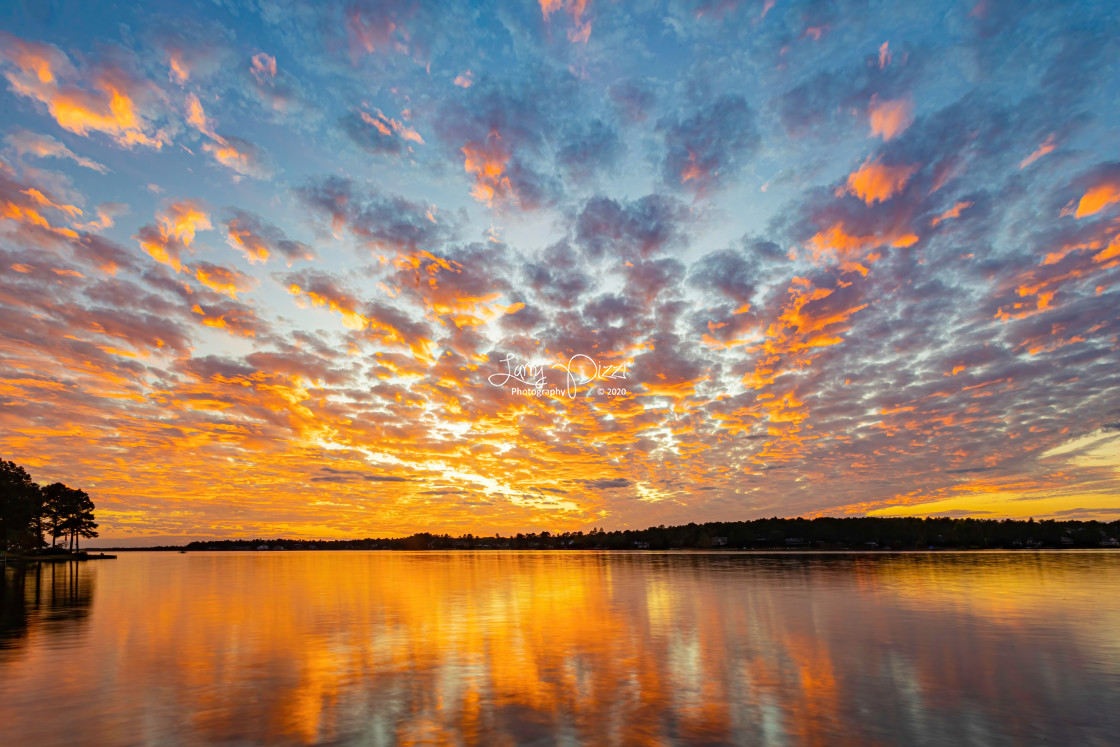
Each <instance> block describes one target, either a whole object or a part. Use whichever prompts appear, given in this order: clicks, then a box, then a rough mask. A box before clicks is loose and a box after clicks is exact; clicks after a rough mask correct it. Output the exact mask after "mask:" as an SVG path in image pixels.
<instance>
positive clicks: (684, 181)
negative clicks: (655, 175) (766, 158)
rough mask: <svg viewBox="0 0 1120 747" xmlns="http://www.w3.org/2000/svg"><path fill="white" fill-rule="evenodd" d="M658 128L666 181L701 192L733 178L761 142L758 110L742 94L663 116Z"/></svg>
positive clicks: (662, 165)
mask: <svg viewBox="0 0 1120 747" xmlns="http://www.w3.org/2000/svg"><path fill="white" fill-rule="evenodd" d="M658 129H659V130H661V132H662V133H663V136H664V138H665V157H664V160H663V161H662V164H661V173H662V177H663V179H664V180H665V184H666V185H668V186H672V187H678V186H679V187H681V188H683V189H687V190H690V191H693V192H698V193H699V192H704V191H705V190H707V189H708V188H709V187H715V186H718V185H719V184H720V183H721V181H726V180H728V179H731V178H733V177H734V176H735V175H736V174H737V173H738V171H739V169H740V168H742V166H743V164H744V162H745V161H746V159H747V158H748V157H749V156H750V155H751V154H752V153H753V152H754V151H755V149H756V148H757V147H758V144H759V134H758V130H757V126H756V124H755V114H754V112H753V111H752V110H751V109H750V107H749V106H747V102H746V100H745V99H743V98H742V97H741V96H732V95H725V96H721V97H719V98H717V99H716V100H714V101H712V102H711V103H709V104H707V105H705V106H702V107H700V108H699V109H698V110H697V111H695V112H694V113H693V114H692V115H691V116H689V117H687V118H685V119H676V118H667V119H664V120H662V121H661V122H660V123H659V124H658Z"/></svg>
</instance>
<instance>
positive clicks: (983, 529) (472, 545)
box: [98, 517, 1120, 552]
mask: <svg viewBox="0 0 1120 747" xmlns="http://www.w3.org/2000/svg"><path fill="white" fill-rule="evenodd" d="M1118 537H1120V521H1114V522H1100V521H1075V520H1066V521H1057V520H1053V519H1046V520H1042V521H1035V520H1034V519H1028V520H1021V519H1003V520H996V519H973V518H963V519H956V518H948V517H926V518H918V517H899V518H893V517H892V518H878V517H851V518H835V517H819V518H815V519H803V518H794V519H780V518H771V519H754V520H751V521H737V522H709V523H706V524H685V525H680V526H672V527H666V526H657V527H649V528H646V529H639V530H630V529H628V530H615V531H604V530H602V529H592V530H591V531H590V532H563V533H552V532H540V533H529V534H525V533H518V534H515V535H511V536H502V535H501V534H495V535H492V536H485V535H474V534H462V535H459V536H456V537H453V536H451V535H449V534H432V533H429V532H421V533H418V534H413V535H410V536H408V537H394V538H381V539H376V538H371V537H366V538H362V539H335V540H323V539H318V540H313V539H295V538H272V539H268V538H259V537H258V538H254V539H236V540H234V539H230V540H205V541H194V542H189V543H187V544H185V545H149V546H145V547H105V548H98V549H104V550H113V551H119V552H133V551H140V550H147V551H166V552H191V551H201V550H209V551H249V550H253V551H283V550H757V551H818V550H819V551H846V552H875V551H886V550H895V551H901V550H911V551H913V550H923V551H929V550H996V549H1004V550H1041V549H1077V548H1081V549H1085V548H1092V547H1101V548H1120V540H1118V539H1117V538H1118Z"/></svg>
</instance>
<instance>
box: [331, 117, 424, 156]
mask: <svg viewBox="0 0 1120 747" xmlns="http://www.w3.org/2000/svg"><path fill="white" fill-rule="evenodd" d="M339 126H340V127H341V128H342V131H343V132H344V133H346V135H347V136H348V137H349V138H350V139H351V140H352V141H353V142H354V143H355V144H356V145H357V146H358V147H360V148H362V149H363V150H365V151H367V152H369V153H374V154H379V155H383V154H394V155H395V154H400V153H404V152H412V150H413V148H414V147H415V146H418V145H423V144H424V138H422V137H421V136H420V133H418V132H417V131H416V130H415V129H414V128H412V127H411V126H409V125H408V124H406V123H404V122H402V121H401V120H398V119H394V118H390V117H387V116H385V114H383V113H382V112H381V110H380V109H378V110H375V111H374V112H372V113H371V112H367V111H364V110H361V109H358V110H354V111H352V112H350V113H349V114H347V115H346V116H344V117H343V118H342V119H341V120H339Z"/></svg>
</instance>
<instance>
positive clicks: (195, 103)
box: [187, 93, 220, 140]
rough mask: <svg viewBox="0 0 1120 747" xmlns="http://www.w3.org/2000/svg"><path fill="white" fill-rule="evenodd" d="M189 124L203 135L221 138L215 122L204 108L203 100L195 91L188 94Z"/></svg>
mask: <svg viewBox="0 0 1120 747" xmlns="http://www.w3.org/2000/svg"><path fill="white" fill-rule="evenodd" d="M187 124H189V125H190V126H191V127H194V128H195V129H196V130H198V131H199V132H201V133H202V134H203V135H206V136H208V137H211V138H214V139H215V140H218V139H220V138H219V137H218V135H217V133H215V132H214V123H213V122H211V121H210V119H209V118H208V117H207V116H206V112H205V111H203V109H202V102H201V101H199V100H198V96H195V95H194V94H193V93H190V94H187Z"/></svg>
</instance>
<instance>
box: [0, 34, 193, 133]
mask: <svg viewBox="0 0 1120 747" xmlns="http://www.w3.org/2000/svg"><path fill="white" fill-rule="evenodd" d="M0 61H3V62H4V63H5V64H4V77H5V78H6V79H7V81H8V85H9V87H10V88H11V90H12V91H13V92H14V93H16V94H18V95H20V96H23V97H26V98H30V99H34V100H36V101H38V102H40V103H41V104H43V105H44V106H46V108H47V111H48V112H49V113H50V115H51V116H52V117H53V118H54V120H55V121H56V122H58V124H59V126H60V127H62V128H63V129H65V130H68V131H69V132H73V133H75V134H77V135H88V134H89V133H91V132H99V133H102V134H104V135H107V136H108V137H109V138H111V139H112V140H113V141H114V142H116V143H117V144H118V145H120V146H122V147H125V148H132V147H133V146H136V145H141V146H145V147H149V148H156V149H159V148H162V147H163V146H164V145H168V144H170V142H171V138H170V136H169V135H168V133H167V131H166V130H165V129H161V128H160V127H159V124H158V123H159V121H160V120H161V119H162V118H163V116H164V115H163V113H162V111H161V110H162V108H163V107H162V96H161V94H160V92H159V90H158V89H157V88H156V87H155V86H153V85H152V84H151V83H150V82H149V81H146V80H144V79H143V78H141V77H139V76H138V75H137V74H136V73H135V72H133V71H132V70H131V69H130V68H129V67H128V66H127V65H128V62H127V60H126V59H125V58H124V57H123V56H118V59H115V60H114V59H107V60H103V61H101V62H99V63H98V64H96V65H95V66H93V67H91V68H89V69H87V70H79V69H78V68H76V67H75V66H74V65H73V64H72V63H71V62H70V58H69V57H68V56H67V55H66V53H65V52H63V51H62V50H60V49H59V48H58V47H56V46H54V45H51V44H43V43H41V42H31V41H25V40H23V39H20V38H19V37H16V36H13V35H11V34H9V33H7V32H0Z"/></svg>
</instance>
